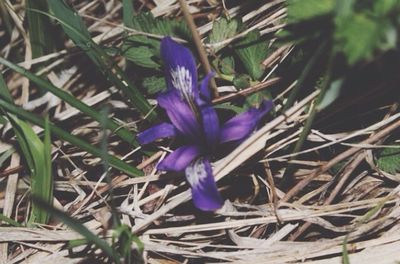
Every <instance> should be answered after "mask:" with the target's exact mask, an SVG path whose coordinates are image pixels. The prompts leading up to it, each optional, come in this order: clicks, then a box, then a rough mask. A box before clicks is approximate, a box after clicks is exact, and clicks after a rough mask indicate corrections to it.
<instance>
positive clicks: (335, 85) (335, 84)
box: [317, 79, 343, 111]
mask: <svg viewBox="0 0 400 264" xmlns="http://www.w3.org/2000/svg"><path fill="white" fill-rule="evenodd" d="M342 84H343V79H337V80H334V81H332V82H331V84H330V86H329V88H328V90H327V91H326V93H325V95H324V98H323V99H322V100H321V102H320V103H319V104H318V106H317V107H318V111H320V110H322V109H324V108H326V107H328V106H329V105H330V104H332V103H333V102H334V101H335V100H336V99H337V98H338V97H339V95H340V92H341V90H342Z"/></svg>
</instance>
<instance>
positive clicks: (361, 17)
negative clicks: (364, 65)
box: [335, 13, 381, 65]
mask: <svg viewBox="0 0 400 264" xmlns="http://www.w3.org/2000/svg"><path fill="white" fill-rule="evenodd" d="M335 22H336V30H335V39H336V45H337V47H336V48H337V50H339V51H343V53H344V54H345V56H346V58H347V61H348V63H349V64H350V65H352V64H354V63H356V62H359V61H360V60H365V59H369V58H370V57H371V55H372V53H373V51H374V49H375V48H376V46H377V45H378V42H379V37H380V30H381V28H380V26H379V24H378V21H376V20H374V19H372V18H369V17H368V16H367V15H366V14H364V13H361V14H354V15H352V16H348V17H346V18H343V19H337V20H336V21H335Z"/></svg>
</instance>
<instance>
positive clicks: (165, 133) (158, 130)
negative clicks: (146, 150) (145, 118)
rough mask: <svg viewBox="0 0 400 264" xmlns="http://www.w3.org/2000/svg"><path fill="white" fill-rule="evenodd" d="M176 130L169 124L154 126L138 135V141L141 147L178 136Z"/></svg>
mask: <svg viewBox="0 0 400 264" xmlns="http://www.w3.org/2000/svg"><path fill="white" fill-rule="evenodd" d="M176 134H177V130H176V128H175V127H174V126H173V125H171V124H169V123H161V124H159V125H156V126H153V127H151V128H149V129H147V130H145V131H143V132H141V133H139V134H138V135H137V140H138V141H139V143H140V144H141V145H145V144H148V143H150V142H153V141H154V140H156V139H159V138H166V137H173V136H176Z"/></svg>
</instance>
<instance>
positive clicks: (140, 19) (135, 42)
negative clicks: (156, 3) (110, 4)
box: [122, 12, 190, 69]
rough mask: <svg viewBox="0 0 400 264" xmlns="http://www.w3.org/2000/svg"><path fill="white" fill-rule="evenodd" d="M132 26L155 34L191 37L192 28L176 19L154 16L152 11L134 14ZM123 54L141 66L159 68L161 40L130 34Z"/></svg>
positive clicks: (125, 42) (124, 45)
mask: <svg viewBox="0 0 400 264" xmlns="http://www.w3.org/2000/svg"><path fill="white" fill-rule="evenodd" d="M130 27H131V28H133V29H136V30H138V31H142V32H146V33H151V34H155V35H160V36H174V37H180V38H184V39H190V30H189V29H188V27H187V26H186V24H185V23H183V22H182V21H178V20H176V19H166V18H163V19H159V18H154V16H153V14H152V13H150V12H148V13H140V14H138V15H136V16H133V17H132V24H131V26H130ZM122 56H124V57H125V58H127V59H128V60H130V61H132V62H133V63H135V64H136V65H139V66H141V67H145V68H150V69H154V68H155V69H159V68H160V63H159V61H160V42H159V40H156V39H153V38H150V37H147V36H142V35H135V36H130V37H128V38H126V39H125V41H124V43H123V45H122Z"/></svg>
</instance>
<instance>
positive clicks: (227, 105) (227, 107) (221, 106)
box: [214, 102, 245, 114]
mask: <svg viewBox="0 0 400 264" xmlns="http://www.w3.org/2000/svg"><path fill="white" fill-rule="evenodd" d="M214 108H217V109H224V110H230V111H233V112H235V113H236V114H240V113H242V112H243V111H245V110H244V109H243V108H242V107H239V106H236V105H233V104H231V103H229V102H228V103H223V104H217V105H215V106H214Z"/></svg>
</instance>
